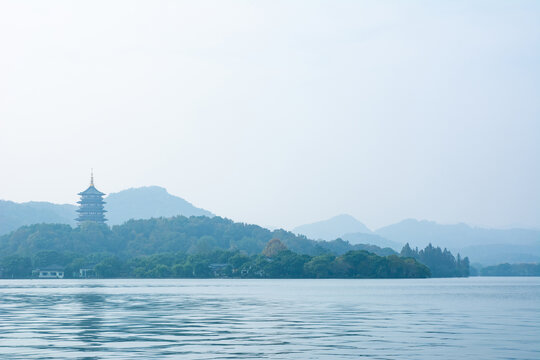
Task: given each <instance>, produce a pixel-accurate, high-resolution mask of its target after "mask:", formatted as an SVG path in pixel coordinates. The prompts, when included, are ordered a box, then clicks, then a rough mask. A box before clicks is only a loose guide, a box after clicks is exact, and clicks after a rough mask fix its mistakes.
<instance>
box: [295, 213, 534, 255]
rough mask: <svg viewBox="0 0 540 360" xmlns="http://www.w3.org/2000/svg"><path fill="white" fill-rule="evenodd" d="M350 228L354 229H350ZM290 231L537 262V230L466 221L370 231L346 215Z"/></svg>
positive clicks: (413, 222) (406, 223) (411, 223)
mask: <svg viewBox="0 0 540 360" xmlns="http://www.w3.org/2000/svg"><path fill="white" fill-rule="evenodd" d="M351 229H355V230H354V231H351ZM293 232H295V233H297V234H303V235H306V236H308V237H310V238H313V239H324V240H327V241H330V240H334V239H336V238H341V239H343V240H346V241H349V242H350V243H351V244H372V245H377V246H379V247H390V248H392V249H394V250H396V251H400V250H401V248H402V247H403V245H405V244H406V243H409V244H410V246H411V247H413V248H414V247H418V248H424V247H425V246H427V245H428V244H429V243H431V244H433V245H434V246H440V247H443V248H444V247H445V248H448V249H449V250H451V251H452V252H459V253H461V255H462V256H469V257H470V259H471V261H472V262H478V263H481V264H483V265H492V264H499V263H503V262H511V263H516V262H540V230H532V229H504V230H499V229H484V228H477V227H471V226H469V225H466V224H454V225H441V224H437V223H436V222H433V221H425V220H422V221H419V220H415V219H407V220H403V221H401V222H399V223H396V224H392V225H389V226H385V227H383V228H380V229H378V230H376V231H374V232H372V231H370V230H369V229H368V228H367V227H366V226H365V225H363V224H362V223H361V222H360V221H358V220H356V219H355V218H354V217H352V216H350V215H339V216H337V217H334V218H331V219H328V220H324V221H319V222H316V223H313V224H308V225H302V226H298V227H296V228H295V229H294V230H293Z"/></svg>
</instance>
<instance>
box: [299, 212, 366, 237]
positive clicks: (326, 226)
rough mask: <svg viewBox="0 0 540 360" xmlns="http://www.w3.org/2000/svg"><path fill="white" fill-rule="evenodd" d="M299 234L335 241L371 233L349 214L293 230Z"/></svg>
mask: <svg viewBox="0 0 540 360" xmlns="http://www.w3.org/2000/svg"><path fill="white" fill-rule="evenodd" d="M293 232H295V233H297V234H303V235H306V236H307V237H308V238H311V239H323V240H335V239H337V238H338V237H341V236H343V235H344V234H349V233H368V234H369V233H371V230H369V229H368V228H367V227H366V226H365V225H364V224H362V223H361V222H360V221H358V220H357V219H356V218H354V217H353V216H351V215H349V214H340V215H337V216H334V217H332V218H330V219H327V220H323V221H317V222H315V223H311V224H306V225H301V226H298V227H296V228H294V229H293Z"/></svg>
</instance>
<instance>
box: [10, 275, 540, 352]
mask: <svg viewBox="0 0 540 360" xmlns="http://www.w3.org/2000/svg"><path fill="white" fill-rule="evenodd" d="M539 305H540V278H506V279H504V278H471V279H424V280H182V279H179V280H3V281H0V323H1V326H0V358H2V359H31V358H36V359H37V358H39V359H44V358H50V359H111V358H112V359H114V358H116V359H137V358H139V359H157V358H159V359H166V358H170V359H174V358H190V359H230V358H272V359H275V358H282V359H290V358H318V359H320V358H327V359H335V358H358V357H367V358H373V359H396V358H402V359H412V358H414V359H437V358H440V359H454V358H470V359H473V358H474V359H508V358H513V359H538V358H540V345H539V342H538V339H539V338H540V327H539V323H540V311H539V310H538V309H539V308H538V306H539Z"/></svg>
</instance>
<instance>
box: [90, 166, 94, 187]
mask: <svg viewBox="0 0 540 360" xmlns="http://www.w3.org/2000/svg"><path fill="white" fill-rule="evenodd" d="M90 186H94V168H91V169H90Z"/></svg>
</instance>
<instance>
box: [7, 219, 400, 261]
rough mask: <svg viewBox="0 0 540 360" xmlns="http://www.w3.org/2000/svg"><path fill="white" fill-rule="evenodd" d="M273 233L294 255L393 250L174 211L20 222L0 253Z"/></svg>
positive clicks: (209, 245) (205, 241)
mask: <svg viewBox="0 0 540 360" xmlns="http://www.w3.org/2000/svg"><path fill="white" fill-rule="evenodd" d="M272 238H279V239H280V240H281V241H282V242H283V243H284V244H285V245H286V246H287V247H288V248H289V249H290V250H291V251H294V252H296V253H299V254H307V255H319V254H323V253H328V252H332V253H334V254H336V255H340V254H344V253H346V252H347V251H350V250H367V251H370V252H372V253H376V254H378V255H382V256H386V255H391V254H395V252H394V251H393V250H391V249H381V248H379V247H376V246H372V245H354V246H353V245H350V244H349V243H348V242H346V241H343V240H340V239H338V240H335V241H329V242H326V241H320V242H318V241H314V240H310V239H307V238H306V237H304V236H298V235H295V234H293V233H291V232H288V231H285V230H274V231H270V230H268V229H265V228H262V227H260V226H257V225H249V224H244V223H236V222H233V221H232V220H228V219H224V218H221V217H217V216H216V217H212V218H209V217H206V216H192V217H189V218H188V217H184V216H176V217H172V218H155V219H148V220H130V221H128V222H126V223H124V224H122V225H116V226H113V227H108V226H106V225H99V224H95V223H87V224H83V225H82V226H80V227H77V228H72V227H71V226H69V225H62V224H36V225H29V226H23V227H21V228H19V229H18V230H16V231H14V232H12V233H10V234H7V235H3V236H1V237H0V254H2V256H8V255H13V254H17V255H22V256H29V257H32V256H33V255H34V254H35V253H37V252H39V251H58V252H62V253H65V252H71V253H75V254H81V255H87V254H92V253H109V254H111V255H115V256H118V257H120V258H131V257H135V256H143V255H153V254H158V253H166V252H183V253H192V254H193V253H203V252H209V251H212V250H241V251H243V252H245V253H247V254H249V255H253V254H259V253H260V252H261V251H262V250H263V249H264V247H265V246H266V244H267V243H268V241H269V240H271V239H272Z"/></svg>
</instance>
